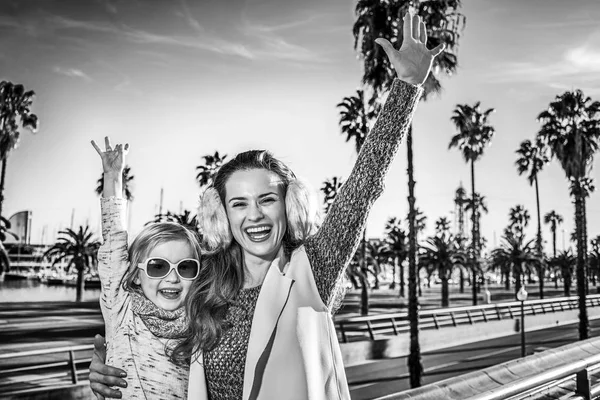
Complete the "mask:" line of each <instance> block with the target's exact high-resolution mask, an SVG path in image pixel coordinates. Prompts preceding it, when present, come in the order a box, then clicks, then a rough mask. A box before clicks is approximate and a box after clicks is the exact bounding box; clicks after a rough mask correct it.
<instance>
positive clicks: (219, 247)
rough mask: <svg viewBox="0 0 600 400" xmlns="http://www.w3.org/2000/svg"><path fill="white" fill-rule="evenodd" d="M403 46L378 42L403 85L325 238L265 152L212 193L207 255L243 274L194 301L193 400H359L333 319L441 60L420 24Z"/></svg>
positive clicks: (206, 205) (204, 211)
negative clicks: (228, 258) (224, 256)
mask: <svg viewBox="0 0 600 400" xmlns="http://www.w3.org/2000/svg"><path fill="white" fill-rule="evenodd" d="M404 38H405V39H404V42H403V44H402V47H401V49H400V50H399V51H396V50H395V49H394V48H393V46H392V45H391V44H390V43H389V42H388V41H386V40H383V39H377V42H378V43H379V44H380V45H381V46H382V47H383V48H384V50H385V51H386V54H387V55H388V58H389V59H390V62H391V63H392V65H393V66H394V69H395V70H396V73H397V75H398V78H399V79H396V80H395V82H394V84H393V87H392V90H391V92H390V95H389V97H388V100H387V102H386V105H385V107H384V108H383V111H382V112H381V114H380V116H379V118H378V120H377V122H376V124H375V126H374V128H373V130H372V131H371V133H370V134H369V135H368V137H367V139H366V141H365V143H364V144H363V147H362V150H361V152H360V154H359V156H358V158H357V161H356V165H355V166H354V169H353V171H352V173H351V175H350V177H349V178H348V180H347V181H346V183H345V185H344V186H343V187H342V188H341V189H340V192H339V194H338V195H337V197H336V199H335V202H334V203H333V204H332V206H331V208H330V211H329V213H328V215H327V216H326V218H325V220H324V221H323V224H322V225H321V227H320V228H319V229H318V230H317V231H316V233H314V230H315V229H314V223H315V222H316V221H315V219H314V217H313V216H314V213H312V212H311V208H310V207H308V206H307V204H308V203H307V198H306V192H305V191H304V189H303V187H302V185H301V184H298V182H297V181H296V180H295V178H294V175H293V173H291V171H290V170H289V168H287V167H286V166H285V165H284V164H283V163H281V162H279V161H278V160H276V159H274V158H272V156H270V155H269V154H268V153H267V152H260V151H254V152H246V153H242V154H240V155H238V156H237V157H236V158H235V159H234V160H232V161H230V162H229V163H227V164H226V165H224V166H223V167H222V168H221V169H220V170H219V172H218V173H217V175H216V176H215V178H214V182H215V183H214V186H213V187H212V188H210V189H209V190H207V192H206V193H205V194H204V196H203V199H202V208H201V210H200V214H201V215H200V217H201V220H202V221H203V225H202V228H203V229H204V236H205V241H206V243H205V245H206V246H207V247H208V248H209V250H210V251H212V252H213V253H214V252H232V253H234V252H236V251H239V252H240V255H239V257H238V260H239V263H238V265H227V266H222V268H221V269H219V270H213V271H203V272H204V273H206V274H207V275H208V276H205V277H204V278H202V279H199V280H198V281H197V282H199V283H200V285H198V286H196V287H195V288H193V289H192V291H191V293H190V298H189V299H188V300H190V301H189V302H188V317H189V318H190V320H191V327H190V335H189V336H188V338H187V339H186V340H185V342H184V343H183V344H182V346H181V347H179V348H178V349H177V350H176V353H177V352H179V353H184V352H186V351H187V354H192V364H191V368H190V388H189V398H190V399H201V398H206V394H205V390H206V388H208V395H209V396H210V398H211V399H212V400H218V399H239V398H242V399H244V400H246V399H252V400H253V399H271V398H282V397H285V398H286V399H308V398H310V399H349V398H350V395H349V390H348V385H347V382H346V377H345V373H344V366H343V364H342V359H341V353H340V349H339V345H338V343H337V337H336V334H335V329H334V327H333V323H332V321H331V312H332V311H333V310H334V308H335V303H336V301H337V300H338V299H339V293H340V286H341V285H340V283H341V277H342V276H343V273H344V271H345V269H346V267H347V265H348V264H349V262H350V260H351V258H352V254H353V253H354V251H355V250H356V248H357V246H358V243H359V240H360V237H361V233H362V231H363V229H364V225H365V223H366V219H367V215H368V212H369V210H370V208H371V207H372V205H373V203H374V202H375V200H376V199H377V198H378V197H379V195H380V194H381V192H382V191H383V179H384V177H385V175H386V173H387V171H388V169H389V165H390V163H391V161H392V159H393V157H394V155H395V153H396V152H397V150H398V147H399V144H400V140H401V138H402V136H403V134H404V133H405V132H406V131H407V129H408V126H409V124H410V121H411V118H412V114H413V112H414V110H415V108H416V104H417V103H418V100H419V97H420V95H421V93H422V90H421V89H420V85H422V83H423V82H424V81H425V79H426V77H427V75H428V73H429V70H430V68H431V64H432V61H433V58H434V57H435V56H436V55H437V54H439V53H440V52H441V51H442V50H443V45H440V46H438V47H437V48H435V49H433V50H427V48H426V47H425V43H426V41H427V37H426V30H425V26H424V24H423V23H422V22H421V20H420V18H419V17H418V16H412V17H411V16H407V17H405V20H404ZM313 233H314V234H313ZM207 278H208V279H207ZM106 368H108V367H106V366H104V365H102V362H101V357H99V356H98V354H95V356H94V359H93V361H92V365H91V366H90V370H91V371H92V373H91V374H90V381H91V382H92V388H93V389H94V390H95V392H96V393H101V394H105V393H107V394H108V393H109V392H108V391H107V390H106V389H108V388H107V387H106V386H103V385H102V384H106V383H108V384H114V383H116V382H118V380H117V379H115V378H111V377H105V376H102V373H103V369H104V371H106V370H105V369H106ZM113 372H114V371H113ZM205 378H206V379H205Z"/></svg>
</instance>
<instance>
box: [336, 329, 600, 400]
mask: <svg viewBox="0 0 600 400" xmlns="http://www.w3.org/2000/svg"><path fill="white" fill-rule="evenodd" d="M590 326H591V334H592V336H598V335H600V320H593V321H591V322H590ZM577 337H578V333H577V324H573V325H565V326H561V327H555V328H552V329H544V330H540V331H534V332H529V333H526V344H527V346H526V349H527V354H533V353H534V352H537V351H542V350H544V349H549V348H554V347H559V346H564V345H566V344H569V343H573V342H574V341H576V340H577ZM440 339H443V338H440ZM520 356H521V336H520V335H519V334H516V335H511V336H506V337H503V338H499V339H493V340H486V341H482V342H478V343H471V344H467V345H462V346H457V347H452V348H447V349H442V350H438V351H434V352H429V353H423V354H422V360H423V368H424V372H425V373H424V377H423V384H428V383H433V382H437V381H441V380H443V379H447V378H450V377H453V376H457V375H462V374H465V373H467V372H471V371H476V370H479V369H482V368H487V367H490V366H492V365H496V364H500V363H503V362H505V361H509V360H513V359H516V358H519V357H520ZM346 376H347V378H348V382H349V384H350V394H351V396H352V399H353V400H363V399H373V398H377V397H380V396H384V395H387V394H390V393H395V392H400V391H403V390H407V389H410V382H409V380H408V367H407V360H406V357H400V358H395V359H389V360H382V361H375V362H368V363H365V364H361V365H355V366H349V367H347V368H346Z"/></svg>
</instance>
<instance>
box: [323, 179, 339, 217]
mask: <svg viewBox="0 0 600 400" xmlns="http://www.w3.org/2000/svg"><path fill="white" fill-rule="evenodd" d="M343 184H344V181H343V180H342V178H340V177H337V176H334V177H333V178H331V179H327V180H326V181H324V182H323V186H321V192H323V195H324V197H323V205H324V206H325V214H327V213H328V212H329V208H330V207H331V205H332V204H333V200H335V197H336V196H337V194H338V192H339V191H340V189H341V187H342V185H343Z"/></svg>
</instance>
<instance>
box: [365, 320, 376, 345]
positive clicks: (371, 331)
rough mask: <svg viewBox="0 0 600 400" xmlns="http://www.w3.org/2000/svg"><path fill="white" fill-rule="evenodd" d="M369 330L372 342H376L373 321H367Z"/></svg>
mask: <svg viewBox="0 0 600 400" xmlns="http://www.w3.org/2000/svg"><path fill="white" fill-rule="evenodd" d="M367 329H369V336H370V337H371V340H375V334H374V333H373V327H372V326H371V321H367Z"/></svg>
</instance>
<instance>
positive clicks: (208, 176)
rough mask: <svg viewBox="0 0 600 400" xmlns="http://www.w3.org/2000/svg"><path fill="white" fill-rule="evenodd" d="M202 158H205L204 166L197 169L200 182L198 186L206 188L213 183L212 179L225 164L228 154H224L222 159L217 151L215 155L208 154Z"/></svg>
mask: <svg viewBox="0 0 600 400" xmlns="http://www.w3.org/2000/svg"><path fill="white" fill-rule="evenodd" d="M202 158H204V164H202V165H199V166H197V167H196V171H198V175H196V180H197V181H198V185H200V187H201V188H203V187H206V186H208V185H209V184H210V183H212V177H213V176H214V175H215V174H216V173H217V171H218V170H219V168H221V166H222V165H223V164H224V163H225V159H226V158H227V154H224V155H223V156H222V157H221V155H220V154H219V152H218V151H215V154H208V155H206V156H203V157H202Z"/></svg>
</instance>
